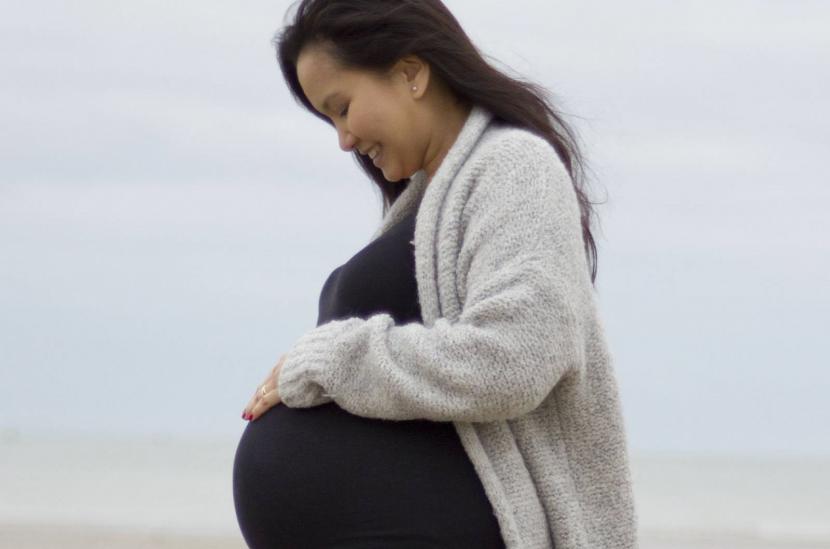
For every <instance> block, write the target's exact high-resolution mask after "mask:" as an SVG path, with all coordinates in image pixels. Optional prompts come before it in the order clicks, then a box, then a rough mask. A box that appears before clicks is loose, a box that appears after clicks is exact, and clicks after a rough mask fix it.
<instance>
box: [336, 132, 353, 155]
mask: <svg viewBox="0 0 830 549" xmlns="http://www.w3.org/2000/svg"><path fill="white" fill-rule="evenodd" d="M337 134H338V139H339V140H340V148H341V149H342V150H344V151H346V152H349V151H351V150H352V149H354V147H355V144H356V143H357V140H356V139H355V137H354V136H353V135H352V134H351V132H350V131H348V130H337Z"/></svg>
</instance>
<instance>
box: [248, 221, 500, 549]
mask: <svg viewBox="0 0 830 549" xmlns="http://www.w3.org/2000/svg"><path fill="white" fill-rule="evenodd" d="M415 214H416V210H413V211H412V212H411V213H410V214H409V215H407V216H406V218H404V219H402V220H400V221H399V222H397V223H396V224H395V225H394V226H393V227H390V228H389V229H388V230H387V231H386V232H385V233H384V234H382V235H381V236H380V237H378V238H377V239H375V240H374V241H372V242H370V243H369V244H368V245H367V246H366V247H364V248H363V249H362V250H360V251H359V252H358V253H357V254H355V255H354V256H353V257H352V258H351V259H349V260H348V261H347V262H346V263H344V264H343V265H341V266H340V267H338V268H336V269H335V270H334V271H332V273H331V275H329V277H328V279H327V280H326V282H325V284H324V285H323V289H322V292H321V294H320V301H319V316H318V319H317V325H318V326H319V325H321V324H323V323H325V322H328V321H330V320H333V319H341V318H348V317H352V316H357V317H361V318H368V317H369V316H371V315H373V314H377V313H380V312H386V313H388V314H390V315H391V316H392V317H393V318H394V319H395V322H396V324H402V323H406V322H415V321H417V322H421V308H420V304H419V303H418V291H417V285H416V281H415V258H414V246H413V244H412V243H411V241H412V239H413V238H414V229H415ZM233 496H234V505H235V508H236V516H237V520H238V522H239V526H240V529H241V531H242V534H243V536H244V538H245V541H246V543H247V544H248V546H249V547H251V548H254V549H295V548H296V549H303V548H320V549H323V548H326V549H329V548H331V549H345V548H349V549H375V548H376V549H390V548H403V549H437V548H447V549H449V548H453V549H457V548H466V547H469V548H478V549H484V548H504V543H503V541H502V538H501V534H500V532H499V525H498V522H497V519H496V516H495V514H494V512H493V508H492V506H491V505H490V502H489V500H488V499H487V496H486V494H485V492H484V488H483V487H482V485H481V481H480V480H479V478H478V475H477V473H476V472H475V469H474V468H473V465H472V463H471V462H470V461H469V458H468V457H467V454H466V452H465V451H464V448H463V447H462V445H461V441H460V440H459V438H458V435H457V433H456V431H455V428H454V427H453V425H452V423H449V422H434V421H428V420H410V421H393V420H383V419H376V418H365V417H361V416H356V415H353V414H351V413H349V412H346V411H345V410H343V409H342V408H340V407H339V406H338V405H337V404H336V403H335V402H328V403H326V404H323V405H321V406H314V407H310V408H289V407H287V406H285V404H282V403H280V404H278V405H276V406H274V407H273V408H271V409H269V410H268V411H267V412H265V413H264V414H263V415H262V416H260V418H259V419H257V420H256V421H252V422H249V423H248V425H247V426H246V427H245V431H244V433H243V434H242V438H241V440H240V442H239V446H238V447H237V450H236V456H235V458H234V465H233Z"/></svg>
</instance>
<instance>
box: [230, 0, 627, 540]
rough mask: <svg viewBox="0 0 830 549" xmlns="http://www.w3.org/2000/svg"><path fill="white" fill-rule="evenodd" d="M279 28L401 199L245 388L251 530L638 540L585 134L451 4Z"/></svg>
mask: <svg viewBox="0 0 830 549" xmlns="http://www.w3.org/2000/svg"><path fill="white" fill-rule="evenodd" d="M275 42H276V46H277V50H278V58H279V62H280V68H281V70H282V73H283V76H284V77H285V79H286V81H287V83H288V85H289V88H290V90H291V92H292V94H293V95H294V97H295V98H296V99H297V100H298V102H300V103H301V104H302V105H303V106H304V107H305V108H306V109H307V110H308V111H309V112H311V113H312V114H314V115H315V116H317V117H318V118H320V119H322V120H323V121H324V122H326V123H327V124H329V125H330V126H331V127H332V128H334V130H335V131H336V133H337V137H338V139H339V144H340V147H341V149H343V150H344V151H347V152H350V153H351V154H353V155H354V158H355V159H356V160H357V161H358V162H359V165H360V167H361V168H362V170H363V171H364V172H365V173H366V175H367V177H368V178H369V179H370V180H371V181H372V182H373V183H374V184H375V185H377V186H378V187H379V189H380V191H381V193H382V196H383V198H384V207H383V215H382V220H381V222H380V225H379V227H378V228H377V230H376V231H375V233H374V235H373V236H372V238H371V239H370V241H369V243H368V244H367V245H366V246H365V247H363V248H362V249H361V250H359V251H358V252H357V253H356V254H355V255H354V256H352V257H351V258H350V259H349V260H348V261H347V262H346V263H344V264H343V265H340V266H339V267H337V268H336V269H334V271H332V272H331V274H330V275H329V277H328V278H327V279H326V281H325V283H324V284H323V287H322V290H321V293H320V297H319V311H318V319H317V325H316V326H315V327H313V328H311V329H309V330H308V331H307V332H305V333H304V334H302V335H301V336H300V337H299V338H298V340H297V341H296V343H295V344H294V345H293V346H292V347H291V348H290V349H289V350H288V351H287V352H286V353H285V354H284V355H282V356H281V357H280V359H279V361H278V362H277V364H276V366H274V368H273V369H272V370H271V371H270V372H269V373H268V375H267V376H266V377H265V379H264V380H263V382H262V383H261V384H260V385H259V386H257V389H256V391H255V393H254V395H253V397H252V398H251V400H250V401H249V402H248V404H247V405H246V406H245V409H244V411H243V417H244V418H245V419H248V420H249V423H248V425H247V426H246V428H245V431H244V433H243V435H242V437H241V440H240V442H239V446H238V448H237V452H236V457H235V460H234V469H233V493H234V503H235V506H236V514H237V519H238V521H239V525H240V528H241V531H242V534H243V536H244V538H245V541H246V542H247V544H248V545H249V546H250V547H252V548H255V549H265V548H285V549H294V548H354V549H358V548H361V549H363V548H367V549H371V548H397V547H401V548H413V549H414V548H419V549H420V548H424V549H426V548H467V547H469V548H489V547H506V548H507V549H525V548H554V547H555V548H557V549H576V548H583V549H587V548H626V549H628V548H635V547H637V523H636V513H635V509H634V501H633V495H632V489H631V478H630V472H629V462H628V451H627V442H626V435H625V427H624V422H623V419H622V413H621V412H622V409H621V403H620V399H619V394H618V391H617V382H616V379H615V374H614V369H613V360H612V358H611V355H610V353H609V351H608V346H607V343H606V338H605V335H604V331H603V326H602V321H601V319H600V318H599V316H598V312H597V306H596V301H595V299H596V298H595V290H594V282H595V278H596V247H595V245H594V240H593V238H592V236H591V230H590V225H591V216H592V210H591V203H590V201H589V200H588V198H587V197H586V195H585V193H584V191H583V190H582V186H583V184H582V168H581V167H580V166H581V164H580V162H581V156H580V153H579V149H578V147H577V144H576V140H575V138H574V137H573V132H572V131H571V130H570V129H569V128H568V126H567V125H566V124H565V122H564V120H563V119H562V118H561V116H560V115H559V114H558V113H557V111H556V109H555V108H553V107H552V106H551V105H550V103H549V100H548V99H547V98H546V97H545V95H544V94H543V93H542V92H541V91H540V89H541V88H538V87H536V86H534V85H532V84H528V83H525V82H522V81H517V80H514V79H512V78H510V77H508V76H506V75H504V74H503V73H501V72H499V71H498V70H496V69H494V68H492V67H490V66H489V65H488V64H487V63H486V62H485V61H484V59H483V58H482V57H481V54H480V53H479V52H478V50H477V49H476V47H475V46H474V45H473V44H472V43H471V42H470V40H469V39H468V37H467V36H466V34H465V33H464V31H463V30H462V29H461V27H460V26H459V24H458V22H457V21H456V20H455V18H454V17H453V16H452V15H451V14H450V12H449V11H448V10H447V8H446V7H445V6H444V5H443V4H442V3H441V2H440V1H439V0H419V1H413V0H408V1H404V0H325V1H323V0H302V1H301V2H300V3H299V7H298V8H297V12H296V14H295V16H294V20H293V22H292V24H290V25H289V26H287V28H286V29H284V30H283V31H282V33H281V34H279V35H278V37H277V39H276V40H275Z"/></svg>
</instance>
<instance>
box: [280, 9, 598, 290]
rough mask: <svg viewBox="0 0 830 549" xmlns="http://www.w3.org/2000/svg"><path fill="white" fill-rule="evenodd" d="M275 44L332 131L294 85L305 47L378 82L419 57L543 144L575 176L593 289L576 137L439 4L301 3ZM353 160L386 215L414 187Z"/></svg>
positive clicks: (283, 65) (542, 93)
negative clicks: (399, 64)
mask: <svg viewBox="0 0 830 549" xmlns="http://www.w3.org/2000/svg"><path fill="white" fill-rule="evenodd" d="M296 4H297V3H296V2H295V4H292V7H294V6H295V5H296ZM290 9H291V8H289V10H290ZM272 42H273V44H274V46H275V48H276V50H277V59H278V60H279V64H280V69H281V70H282V74H283V77H284V78H285V80H286V82H287V83H288V87H289V88H290V90H291V93H292V94H293V95H294V98H295V100H297V101H298V102H299V103H300V104H302V105H303V106H304V107H305V108H306V109H307V110H308V111H310V112H311V113H312V114H314V115H315V116H317V117H318V118H320V119H322V120H323V121H325V122H326V123H328V124H329V125H331V126H334V123H333V122H332V121H331V120H329V119H328V117H326V116H324V115H322V114H320V113H318V112H317V110H316V109H315V108H314V106H313V105H312V104H311V102H310V101H309V100H308V98H307V97H306V96H305V93H304V92H303V89H302V87H301V86H300V82H299V79H298V78H297V59H298V58H299V56H300V52H301V51H302V50H303V48H304V47H305V46H307V45H311V44H314V45H319V46H322V47H324V48H325V49H326V51H327V53H329V54H330V55H331V56H332V57H333V58H334V59H335V61H336V62H338V64H339V65H340V66H341V67H343V68H346V69H358V70H364V71H370V72H374V73H376V74H378V75H384V74H387V72H388V71H389V69H391V68H392V67H393V66H394V64H395V62H397V61H398V60H399V59H400V58H402V57H405V56H406V55H410V54H415V55H417V56H418V57H420V58H421V59H423V60H424V61H425V62H427V63H428V64H429V66H430V75H431V76H430V77H431V78H432V77H433V76H432V75H434V76H435V77H437V78H439V79H440V80H441V81H442V82H444V83H446V85H447V86H448V87H449V89H450V90H451V91H452V92H453V93H454V95H455V96H456V98H457V99H458V100H459V101H460V102H461V103H464V104H477V105H481V106H482V107H484V108H485V109H487V110H489V111H490V112H492V113H493V120H494V122H497V123H503V124H507V125H510V126H516V127H521V128H526V129H528V130H530V131H532V132H533V133H535V134H537V135H540V136H541V137H543V138H545V139H546V140H547V141H548V142H549V143H550V144H551V145H552V146H553V147H554V149H555V150H556V153H557V154H558V155H559V158H560V159H561V160H562V163H563V164H564V165H565V167H566V168H567V170H568V173H569V174H570V176H571V180H572V182H573V185H574V190H575V191H576V196H577V198H578V200H579V206H580V210H581V213H582V235H583V240H584V245H585V253H586V256H587V260H588V264H589V266H590V271H591V283H592V284H594V282H595V280H596V275H597V248H596V244H595V242H594V237H593V235H592V234H591V218H592V216H593V215H594V214H593V207H592V204H593V203H592V202H591V201H590V200H589V199H588V197H587V196H586V193H585V192H584V190H583V188H584V186H585V161H584V159H583V157H582V153H581V151H580V146H579V144H578V143H579V141H578V137H577V135H576V133H575V132H574V130H573V129H571V128H570V127H569V126H568V125H567V124H566V123H565V121H564V119H563V115H562V113H561V112H560V111H558V110H557V109H556V107H554V106H553V104H552V102H551V101H550V99H549V98H548V95H551V93H550V91H549V90H547V89H546V88H544V87H542V86H539V85H537V84H534V83H532V82H528V81H525V80H521V79H516V78H512V77H510V76H507V75H506V74H504V73H502V72H500V71H499V70H497V69H495V68H494V67H492V66H490V65H489V64H488V63H487V61H486V60H485V59H484V56H483V55H482V54H481V53H480V52H479V51H478V49H477V48H476V47H475V45H473V43H472V42H471V41H470V39H469V38H468V37H467V34H466V33H465V32H464V30H463V29H462V28H461V26H460V25H459V23H458V21H457V20H456V19H455V17H454V16H453V15H452V14H451V13H450V11H449V10H448V9H447V7H446V6H444V4H443V3H442V2H441V1H440V0H300V2H299V6H298V7H297V11H296V13H295V15H294V19H293V21H292V22H291V23H290V24H288V25H286V26H285V28H283V29H282V30H280V31H278V32H277V33H276V34H275V36H274V38H273V41H272ZM354 158H355V159H356V160H357V162H358V165H359V166H360V167H361V168H362V169H363V171H364V172H366V174H368V176H369V177H370V178H371V179H372V180H373V181H374V182H375V184H376V185H377V186H378V187H379V188H380V191H381V194H382V196H383V208H382V210H383V215H385V214H386V212H387V211H388V209H389V207H390V206H391V205H392V203H393V202H394V201H395V199H396V198H397V197H398V196H399V195H400V193H401V192H402V191H403V190H404V189H405V188H406V185H408V184H409V179H405V180H402V181H398V182H389V181H387V180H386V178H384V176H383V172H382V171H381V170H380V169H378V168H377V167H375V165H374V163H373V162H372V161H371V159H370V158H369V157H367V156H363V155H361V154H360V153H359V152H358V151H357V149H355V150H354Z"/></svg>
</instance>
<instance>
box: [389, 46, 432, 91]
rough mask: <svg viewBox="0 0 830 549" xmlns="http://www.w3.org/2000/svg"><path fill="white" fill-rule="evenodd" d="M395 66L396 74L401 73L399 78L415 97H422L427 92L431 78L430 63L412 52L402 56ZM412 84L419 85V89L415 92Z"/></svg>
mask: <svg viewBox="0 0 830 549" xmlns="http://www.w3.org/2000/svg"><path fill="white" fill-rule="evenodd" d="M395 67H396V72H395V74H396V75H400V76H397V78H401V80H402V82H403V84H404V85H405V86H406V88H407V90H408V91H407V93H412V94H413V96H414V97H421V96H422V95H423V94H424V92H426V89H427V86H428V85H429V80H430V70H429V63H427V62H426V61H424V60H423V59H421V58H420V57H418V56H417V55H414V54H412V55H407V56H405V57H402V58H401V59H400V60H399V61H398V63H397V64H396V66H395ZM412 86H417V87H418V89H417V91H414V92H413V91H412Z"/></svg>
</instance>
